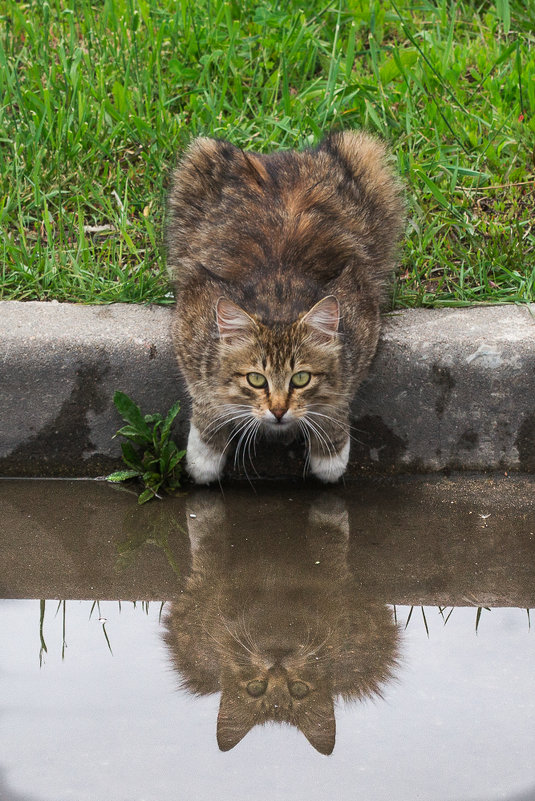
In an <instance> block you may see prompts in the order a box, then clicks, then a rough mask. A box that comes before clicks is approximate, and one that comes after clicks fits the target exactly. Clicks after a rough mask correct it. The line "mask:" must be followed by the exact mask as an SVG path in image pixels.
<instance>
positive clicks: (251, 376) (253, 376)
mask: <svg viewBox="0 0 535 801" xmlns="http://www.w3.org/2000/svg"><path fill="white" fill-rule="evenodd" d="M246 378H247V381H248V382H249V384H250V385H251V386H252V387H254V388H255V389H263V388H264V387H265V386H266V384H267V378H266V376H265V375H262V373H247V376H246Z"/></svg>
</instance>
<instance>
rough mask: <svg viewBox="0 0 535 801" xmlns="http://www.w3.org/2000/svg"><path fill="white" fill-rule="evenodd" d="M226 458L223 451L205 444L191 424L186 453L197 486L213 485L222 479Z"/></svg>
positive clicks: (191, 474) (189, 471)
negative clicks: (213, 482)
mask: <svg viewBox="0 0 535 801" xmlns="http://www.w3.org/2000/svg"><path fill="white" fill-rule="evenodd" d="M224 466H225V458H224V455H223V454H222V453H221V451H216V450H214V448H211V447H210V446H209V445H207V444H206V442H203V440H202V439H201V435H200V434H199V430H198V428H197V427H196V426H194V425H193V423H192V424H191V427H190V430H189V437H188V447H187V451H186V467H187V470H188V473H189V474H190V476H191V477H192V479H193V480H194V481H195V483H196V484H211V483H212V481H217V479H218V478H221V474H222V473H223V467H224Z"/></svg>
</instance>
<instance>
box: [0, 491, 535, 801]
mask: <svg viewBox="0 0 535 801" xmlns="http://www.w3.org/2000/svg"><path fill="white" fill-rule="evenodd" d="M533 489H534V479H533V478H532V477H531V478H530V477H521V476H515V477H507V476H499V477H493V478H492V477H482V478H477V477H474V478H466V477H464V478H443V477H442V478H437V479H433V480H431V481H429V480H426V479H417V480H398V481H395V482H386V481H383V482H370V483H367V484H359V485H351V484H350V485H348V486H346V487H345V488H330V489H328V490H325V489H322V488H320V487H310V486H309V487H308V489H306V488H305V487H304V485H301V484H296V485H287V486H285V487H284V488H282V487H281V486H280V485H276V486H275V485H257V486H255V490H256V492H255V491H253V490H252V489H251V487H249V486H240V487H232V488H231V487H227V488H225V492H224V495H222V494H221V491H220V490H219V489H214V490H194V491H191V492H189V493H188V494H187V495H184V496H182V497H180V498H175V499H166V500H164V501H162V502H161V503H155V502H153V503H151V504H148V505H146V506H145V507H137V505H136V498H135V496H133V495H132V494H130V493H128V492H125V491H122V490H121V489H119V488H116V487H111V486H108V485H105V484H102V483H97V482H88V481H83V482H82V481H79V482H76V481H72V482H64V481H40V482H37V481H0V510H1V514H2V529H1V532H0V554H1V562H0V596H1V597H2V598H4V599H6V600H3V601H0V708H1V710H2V719H3V726H2V728H1V730H0V799H1V801H182V800H184V801H205V799H206V801H208V799H210V801H212V799H214V801H227V799H228V800H229V801H230V800H231V799H232V801H246V799H247V801H250V799H254V801H279V800H280V801H290V799H291V800H292V801H296V800H297V801H301V800H302V801H316V799H317V801H325V800H326V799H331V798H332V799H337V800H338V799H340V801H346V799H347V801H349V799H351V800H352V799H355V798H359V799H363V801H383V799H384V801H387V799H388V801H416V799H423V800H424V801H498V799H503V801H535V766H534V764H535V763H534V761H533V753H534V750H535V727H534V724H533V721H534V719H535V696H534V694H533V676H534V669H535V634H534V632H533V630H532V624H533V620H534V617H535V612H534V613H533V615H532V616H531V617H530V612H529V610H530V609H533V608H535V493H534V492H533Z"/></svg>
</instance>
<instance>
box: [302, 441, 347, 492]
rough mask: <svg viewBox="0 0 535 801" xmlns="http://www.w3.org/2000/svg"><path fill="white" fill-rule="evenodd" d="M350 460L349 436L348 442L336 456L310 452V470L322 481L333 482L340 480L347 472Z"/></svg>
mask: <svg viewBox="0 0 535 801" xmlns="http://www.w3.org/2000/svg"><path fill="white" fill-rule="evenodd" d="M348 461H349V437H348V438H347V441H346V444H345V445H344V447H343V448H342V450H341V451H340V453H337V454H336V456H315V455H314V454H310V470H311V472H312V473H313V474H314V475H315V476H316V478H319V479H320V480H321V481H325V482H329V483H332V482H334V481H338V479H339V478H340V476H341V475H343V474H344V473H345V470H346V467H347V463H348Z"/></svg>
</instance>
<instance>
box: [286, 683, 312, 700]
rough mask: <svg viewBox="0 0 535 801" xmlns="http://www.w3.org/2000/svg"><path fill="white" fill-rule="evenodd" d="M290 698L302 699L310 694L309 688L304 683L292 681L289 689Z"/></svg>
mask: <svg viewBox="0 0 535 801" xmlns="http://www.w3.org/2000/svg"><path fill="white" fill-rule="evenodd" d="M288 689H289V690H290V695H291V696H292V698H297V699H300V698H304V697H305V696H306V695H308V694H309V692H310V687H309V686H308V684H305V682H304V681H293V682H292V683H291V684H290V686H289V688H288Z"/></svg>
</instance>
